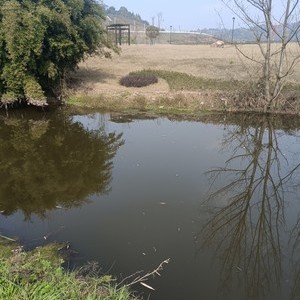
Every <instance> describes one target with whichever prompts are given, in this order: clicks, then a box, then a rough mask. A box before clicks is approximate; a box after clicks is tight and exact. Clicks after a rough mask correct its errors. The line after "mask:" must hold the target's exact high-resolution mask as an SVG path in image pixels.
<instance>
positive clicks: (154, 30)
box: [146, 25, 159, 44]
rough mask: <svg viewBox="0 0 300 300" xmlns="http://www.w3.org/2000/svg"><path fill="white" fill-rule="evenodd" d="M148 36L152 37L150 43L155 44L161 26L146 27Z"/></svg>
mask: <svg viewBox="0 0 300 300" xmlns="http://www.w3.org/2000/svg"><path fill="white" fill-rule="evenodd" d="M146 36H147V37H148V38H149V39H150V43H151V44H154V41H155V39H156V38H157V37H158V36H159V28H158V27H156V26H153V25H151V26H148V27H147V28H146Z"/></svg>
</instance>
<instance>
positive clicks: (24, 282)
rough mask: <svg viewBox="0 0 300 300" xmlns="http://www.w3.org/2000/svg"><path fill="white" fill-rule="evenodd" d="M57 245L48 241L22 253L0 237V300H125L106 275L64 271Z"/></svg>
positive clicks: (124, 290)
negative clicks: (46, 244)
mask: <svg viewBox="0 0 300 300" xmlns="http://www.w3.org/2000/svg"><path fill="white" fill-rule="evenodd" d="M60 248H61V245H58V244H51V245H48V246H44V247H38V248H36V249H34V250H32V251H29V252H24V251H23V250H22V248H21V247H19V246H16V244H15V243H11V242H7V241H5V240H4V239H0V299H2V300H35V299H36V300H41V299H43V300H64V299H65V300H72V299H74V300H81V299H82V300H96V299H101V300H129V299H134V297H133V296H132V295H131V294H130V292H129V290H128V289H127V288H125V287H120V288H119V287H117V286H116V284H114V283H113V280H112V278H111V277H110V276H103V277H99V276H97V275H95V274H84V275H83V273H82V272H81V271H80V270H77V271H72V272H68V271H66V270H65V269H64V268H63V267H62V263H63V260H62V258H61V257H60V256H59V255H58V250H59V249H60Z"/></svg>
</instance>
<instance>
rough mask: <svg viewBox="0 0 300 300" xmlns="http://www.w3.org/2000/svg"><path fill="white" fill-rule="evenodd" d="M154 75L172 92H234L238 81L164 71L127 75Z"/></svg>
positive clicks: (147, 71)
mask: <svg viewBox="0 0 300 300" xmlns="http://www.w3.org/2000/svg"><path fill="white" fill-rule="evenodd" d="M142 74H144V75H154V76H157V77H160V78H162V79H164V80H166V81H167V83H168V85H169V87H170V89H171V90H173V91H180V90H183V91H197V90H204V89H212V90H235V89H236V88H237V84H239V82H238V81H233V80H230V81H225V80H217V79H209V78H202V77H196V76H193V75H189V74H187V73H181V72H174V71H165V70H152V69H147V70H141V71H136V72H131V73H129V75H142Z"/></svg>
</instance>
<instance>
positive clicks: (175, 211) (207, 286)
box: [0, 114, 300, 300]
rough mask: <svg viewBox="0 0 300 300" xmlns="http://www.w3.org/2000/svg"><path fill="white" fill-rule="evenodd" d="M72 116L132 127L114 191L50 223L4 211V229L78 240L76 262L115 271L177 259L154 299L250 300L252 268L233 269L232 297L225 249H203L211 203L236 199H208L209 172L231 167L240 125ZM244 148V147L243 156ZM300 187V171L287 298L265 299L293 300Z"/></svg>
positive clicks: (287, 252) (95, 125)
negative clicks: (247, 278)
mask: <svg viewBox="0 0 300 300" xmlns="http://www.w3.org/2000/svg"><path fill="white" fill-rule="evenodd" d="M72 121H73V122H79V123H81V124H82V125H83V126H84V128H85V129H87V130H90V131H93V130H97V129H99V128H104V129H105V131H106V133H107V134H108V133H112V132H116V133H123V136H122V139H124V141H125V144H124V145H122V146H121V147H120V148H119V149H118V151H117V153H116V155H115V157H114V158H113V160H112V162H113V168H112V181H111V183H110V187H111V189H110V191H109V192H108V193H107V194H102V195H97V194H92V195H90V196H89V199H88V200H89V203H87V204H84V205H83V206H81V207H78V208H71V209H69V210H65V209H57V210H54V211H50V212H48V213H47V218H46V219H45V220H43V221H42V220H40V219H39V218H37V217H36V216H32V219H31V221H30V222H25V223H24V222H23V217H22V214H21V213H19V212H18V213H15V214H14V215H13V216H10V217H1V218H0V231H3V232H8V234H11V235H21V236H22V238H23V239H24V240H26V241H35V240H36V241H43V237H44V236H45V235H47V234H48V235H49V237H48V240H60V241H70V243H71V245H72V247H73V249H75V250H76V251H78V252H79V254H78V255H77V256H76V258H80V259H83V260H98V261H99V262H100V264H101V265H102V266H103V268H104V270H108V269H110V268H111V272H112V273H114V274H116V275H119V274H120V273H122V274H123V276H126V275H128V274H131V273H133V272H135V271H136V270H140V269H145V270H151V269H152V268H153V267H155V266H156V265H158V264H159V263H160V262H161V261H162V260H164V259H166V258H171V263H170V264H169V265H168V266H167V267H166V270H165V271H164V272H162V275H163V276H162V278H158V279H156V280H154V282H153V283H152V285H154V287H155V288H156V289H157V292H155V293H154V294H153V295H152V296H151V299H201V298H203V299H222V300H225V299H230V300H242V299H246V296H245V293H244V290H243V284H242V282H243V278H244V277H243V276H244V275H245V274H244V272H243V271H241V272H240V271H239V270H240V269H242V270H245V268H244V267H243V266H241V265H238V266H234V265H233V266H232V268H230V265H229V269H230V270H232V274H233V279H232V281H231V282H230V284H229V285H228V286H227V287H226V288H227V293H223V292H222V290H221V287H222V285H223V282H221V281H220V276H221V275H220V274H221V273H220V270H222V264H223V263H224V260H222V259H223V258H222V252H220V251H219V250H220V249H221V248H220V249H218V247H217V245H216V244H212V245H211V246H210V247H201V245H202V242H203V240H204V233H203V232H201V228H202V226H203V225H204V223H206V222H207V220H208V219H209V218H210V217H211V216H212V213H211V209H212V207H213V205H212V204H216V206H219V207H221V208H222V207H225V205H227V204H228V198H226V197H225V195H224V196H222V195H221V196H220V197H219V198H218V201H216V203H213V202H204V200H206V199H207V195H208V190H209V187H210V184H211V183H212V182H211V181H210V180H209V178H208V177H209V176H208V175H207V174H205V172H207V171H209V170H212V169H214V168H218V167H224V163H225V161H227V160H228V159H229V158H230V157H231V156H232V155H233V149H234V148H235V147H236V146H237V145H238V141H237V139H234V140H233V141H232V142H230V143H228V144H227V145H225V144H224V142H225V137H227V135H228V132H230V131H234V130H235V129H236V128H238V127H236V126H233V125H227V126H224V125H212V124H209V123H207V124H205V123H201V122H187V121H181V122H179V121H170V120H168V119H165V118H159V119H155V120H133V121H132V122H130V123H116V122H112V121H111V120H110V117H109V115H101V114H91V115H88V116H74V117H72ZM253 132H254V131H253V130H251V134H253ZM266 134H267V131H266V133H265V137H264V142H263V146H262V149H261V150H262V152H263V154H262V157H263V158H265V157H266V154H265V152H266V151H267V150H268V140H267V139H266ZM277 136H278V143H279V149H280V151H281V153H282V154H283V155H285V157H286V158H287V161H285V160H284V159H283V158H281V159H280V167H279V170H280V172H282V174H286V173H287V172H288V171H289V170H291V169H292V168H293V167H294V166H295V165H296V164H297V163H299V162H300V160H299V144H300V141H299V138H296V137H295V136H292V135H287V134H284V133H283V132H282V131H278V132H277ZM240 137H242V135H241V136H240ZM252 147H254V145H252ZM244 152H245V149H244V148H243V147H240V148H239V149H238V150H237V152H236V153H238V154H242V153H244ZM281 153H278V156H279V157H280V155H281ZM246 163H247V161H246V160H245V161H241V159H237V160H235V161H232V163H231V166H232V167H235V168H241V167H243V166H245V165H246ZM78 172H80V170H78ZM229 175H230V174H229V173H224V174H222V175H221V176H219V177H218V180H217V181H216V182H215V183H214V185H213V186H212V187H211V190H210V191H211V192H212V191H216V189H217V188H221V187H222V186H224V184H225V183H227V182H230V180H231V177H230V176H229ZM275 177H276V176H275ZM299 184H300V176H299V171H298V170H296V171H295V173H294V177H293V178H292V179H291V180H290V181H289V182H288V187H289V189H287V190H286V193H285V195H284V196H285V207H284V212H285V217H286V218H285V220H286V224H285V225H283V226H281V227H280V228H279V231H280V240H279V242H280V245H281V247H282V249H281V251H282V258H281V259H282V263H283V273H282V277H281V278H280V282H281V287H282V291H283V294H282V295H280V293H278V292H277V289H274V293H272V292H268V293H267V295H266V298H265V299H272V300H273V299H277V300H279V299H287V297H288V294H289V293H290V288H291V286H292V285H293V282H294V281H293V280H294V278H293V275H294V274H293V271H295V270H296V269H297V268H296V267H295V266H296V264H295V261H296V260H297V259H298V258H299V256H298V254H297V255H296V256H294V257H292V255H291V248H292V246H293V244H292V243H293V239H290V237H291V236H290V230H291V229H292V228H293V227H294V226H295V224H296V221H297V219H298V213H299V211H300V205H299V203H300V202H299ZM235 191H238V190H235ZM232 192H234V191H232ZM258 199H259V195H258ZM272 205H274V203H272ZM259 213H260V206H259V205H258V206H257V207H254V208H253V212H252V214H253V216H254V219H255V218H256V216H257V215H259ZM274 213H276V211H274ZM249 225H251V224H247V226H249ZM274 229H276V228H274ZM220 232H221V235H222V231H220ZM224 232H226V228H225V231H224ZM296 232H297V231H296ZM37 243H38V242H37ZM289 243H290V244H289ZM221 250H222V249H221ZM218 251H219V252H218ZM297 253H298V252H297ZM299 272H300V268H299ZM269 275H270V276H271V277H272V276H273V274H269ZM273 287H274V286H273Z"/></svg>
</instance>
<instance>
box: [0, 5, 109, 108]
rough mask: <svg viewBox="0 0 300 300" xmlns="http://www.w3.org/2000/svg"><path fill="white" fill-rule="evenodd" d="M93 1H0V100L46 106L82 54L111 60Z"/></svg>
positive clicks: (58, 94)
mask: <svg viewBox="0 0 300 300" xmlns="http://www.w3.org/2000/svg"><path fill="white" fill-rule="evenodd" d="M103 18H104V13H103V10H102V7H101V6H100V5H99V4H98V3H97V2H96V0H53V1H50V0H8V1H4V0H0V101H1V103H2V105H3V104H4V105H7V104H9V103H14V102H15V101H26V102H27V103H29V104H34V105H45V104H46V98H47V97H55V98H56V99H58V98H60V97H62V94H63V90H64V86H65V82H66V78H67V74H68V72H69V71H71V70H74V69H76V67H77V65H78V63H79V62H80V61H81V60H83V59H84V57H85V56H86V55H92V54H104V55H109V52H108V51H107V50H106V49H107V48H111V47H112V46H111V45H110V44H108V42H107V39H106V34H105V30H104V28H103V26H102V20H103Z"/></svg>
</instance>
